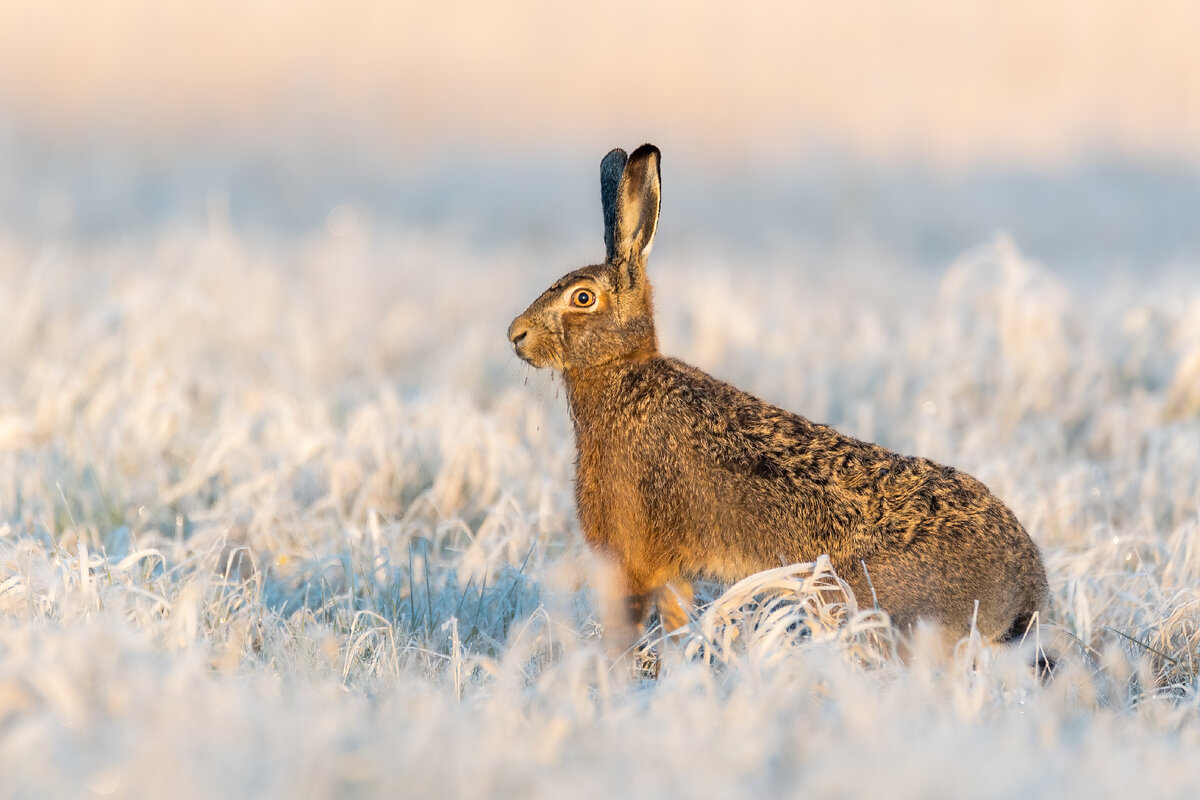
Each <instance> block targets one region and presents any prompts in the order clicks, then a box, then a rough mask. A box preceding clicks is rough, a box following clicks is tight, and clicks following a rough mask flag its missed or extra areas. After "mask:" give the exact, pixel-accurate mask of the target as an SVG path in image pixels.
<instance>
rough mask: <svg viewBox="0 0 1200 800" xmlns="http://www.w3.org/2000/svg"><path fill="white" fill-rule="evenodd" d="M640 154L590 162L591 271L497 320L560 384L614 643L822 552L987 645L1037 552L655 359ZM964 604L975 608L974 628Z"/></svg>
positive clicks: (939, 489)
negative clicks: (609, 596) (596, 225)
mask: <svg viewBox="0 0 1200 800" xmlns="http://www.w3.org/2000/svg"><path fill="white" fill-rule="evenodd" d="M659 159H660V156H659V151H658V149H657V148H655V147H653V146H651V145H642V146H641V147H639V148H638V149H637V150H635V151H634V152H633V155H631V156H629V157H628V159H627V158H626V156H625V152H624V151H622V150H613V151H612V152H610V153H609V154H608V155H607V156H605V157H604V160H603V161H602V162H601V164H600V189H601V202H602V204H603V210H604V242H605V245H606V249H607V257H606V258H605V261H604V263H602V264H597V265H595V266H590V267H584V268H583V269H578V270H576V271H574V272H571V273H569V274H567V275H565V276H563V277H562V278H560V279H559V280H558V281H556V282H555V283H554V284H553V285H552V286H551V287H550V288H549V289H547V290H546V291H545V292H544V293H543V294H542V296H541V297H539V298H538V299H537V300H535V301H534V302H533V304H532V305H531V306H529V308H528V309H526V310H525V312H524V313H523V314H521V315H520V316H519V317H517V318H516V319H515V320H513V323H512V325H511V326H510V327H509V329H508V338H509V340H510V341H511V342H512V344H513V348H514V349H515V350H516V353H517V355H518V356H520V357H521V358H522V359H524V360H525V361H527V362H528V363H530V364H532V365H533V366H535V367H551V368H554V369H557V370H561V371H562V375H563V382H564V384H565V386H566V389H567V400H568V402H569V404H570V409H571V418H572V420H573V421H574V424H575V443H576V447H577V450H578V458H577V461H576V484H575V494H576V500H577V503H578V508H579V519H580V523H581V524H582V527H583V532H584V535H585V536H586V537H587V540H588V542H589V543H590V544H591V545H592V547H594V548H596V549H597V550H598V551H600V552H601V553H603V554H604V555H606V556H607V557H608V558H609V559H611V561H612V563H613V564H614V566H615V567H616V572H617V575H618V576H619V582H620V584H621V585H620V587H619V589H618V593H619V597H620V600H621V602H620V606H621V607H622V608H623V610H624V611H623V613H622V614H620V615H618V616H617V618H610V619H608V620H606V627H607V628H608V633H609V634H610V635H614V636H616V637H619V638H620V639H621V640H622V641H624V642H628V641H629V640H630V639H631V638H632V637H633V636H634V635H635V633H636V630H637V628H638V626H639V625H640V624H641V623H642V621H643V620H644V618H645V616H646V613H647V611H648V609H649V605H650V603H651V602H657V603H658V605H659V611H660V615H661V616H662V619H663V623H664V627H665V628H666V629H668V630H671V629H674V628H675V627H678V626H680V625H682V624H684V623H685V622H686V621H687V612H686V610H685V608H684V606H686V605H690V603H691V585H690V581H691V579H693V578H696V577H700V576H713V577H716V578H719V579H722V580H729V581H732V580H736V579H740V578H743V577H745V576H747V575H749V574H751V573H753V572H756V571H758V570H762V569H767V568H770V567H777V566H779V565H780V564H781V563H794V562H801V561H815V560H816V559H817V557H818V556H819V555H821V554H823V553H828V554H829V557H830V560H831V561H832V563H833V566H834V568H835V569H836V570H837V572H838V574H839V575H840V576H841V577H842V578H843V579H844V580H845V581H846V582H847V583H848V584H849V585H850V587H851V588H852V589H853V590H854V593H855V595H856V596H857V598H858V600H859V602H860V603H861V602H863V601H864V600H866V601H867V602H870V599H871V598H873V597H874V598H877V601H878V603H879V606H880V607H881V608H882V609H884V610H885V611H887V612H888V613H889V614H890V615H891V618H892V620H893V622H894V623H895V624H896V625H898V626H900V627H901V628H907V627H909V626H911V625H912V624H914V623H915V622H916V621H917V620H918V619H924V620H928V621H930V622H933V623H936V624H938V625H941V626H942V627H943V628H944V629H945V630H946V631H947V633H950V634H961V633H965V632H966V631H967V630H968V629H969V626H970V624H971V620H972V619H973V618H974V619H975V620H976V623H977V625H978V629H979V631H980V633H982V634H983V635H984V636H986V637H988V638H990V639H993V640H997V641H1003V640H1007V639H1011V638H1014V637H1020V636H1021V635H1023V634H1024V632H1025V629H1026V628H1027V627H1028V626H1029V624H1030V621H1031V620H1032V619H1033V618H1034V615H1035V614H1037V613H1038V612H1039V611H1041V610H1042V609H1043V608H1044V605H1045V603H1046V599H1047V584H1046V572H1045V569H1044V567H1043V566H1042V558H1041V555H1040V554H1039V552H1038V548H1037V545H1035V544H1034V543H1033V541H1032V540H1031V539H1030V538H1029V534H1027V533H1026V532H1025V529H1024V528H1023V527H1022V526H1021V523H1020V522H1018V521H1017V518H1016V517H1015V516H1014V515H1013V513H1012V512H1011V511H1010V510H1009V509H1008V507H1007V506H1005V505H1004V504H1003V503H1002V502H1000V500H998V499H997V498H996V497H995V496H994V495H993V494H992V493H991V492H990V491H988V489H987V487H986V486H984V485H983V484H982V483H980V482H979V481H977V480H976V479H974V478H972V477H971V476H970V475H967V474H966V473H963V472H959V471H957V470H955V469H953V468H952V467H945V466H942V465H941V464H936V463H934V462H932V461H929V460H927V459H924V458H916V457H911V456H901V455H897V454H896V453H893V452H890V451H888V450H885V449H884V448H882V447H880V446H878V445H875V444H869V443H867V442H861V441H859V440H857V439H853V438H851V437H849V436H844V435H842V434H840V433H838V432H837V431H835V430H833V429H832V428H829V427H827V426H825V425H819V424H816V423H813V422H810V421H808V420H807V419H805V418H803V417H800V416H797V415H796V414H792V413H790V412H788V411H784V410H783V409H781V408H777V407H775V406H773V405H770V404H769V403H765V402H763V401H762V400H759V399H758V398H756V397H753V396H751V395H749V394H746V393H745V392H743V391H740V390H739V389H736V388H734V387H733V386H730V385H729V384H727V383H723V382H721V381H719V380H717V379H715V378H713V377H711V376H709V375H707V374H705V373H704V372H701V371H700V370H698V369H696V368H695V367H691V366H688V365H687V364H684V363H683V362H681V361H677V360H675V359H673V358H666V357H664V356H663V355H662V354H660V353H659V351H658V338H657V336H656V334H655V330H654V307H653V303H652V302H651V293H650V282H649V281H648V280H647V278H646V256H647V255H648V254H649V252H650V246H651V244H652V243H653V241H654V232H655V228H656V226H657V224H658V209H659V197H660V183H659ZM976 602H978V613H977V616H976Z"/></svg>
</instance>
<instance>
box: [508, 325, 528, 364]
mask: <svg viewBox="0 0 1200 800" xmlns="http://www.w3.org/2000/svg"><path fill="white" fill-rule="evenodd" d="M528 334H529V325H528V324H526V322H525V320H523V319H521V318H520V317H518V318H517V319H514V320H513V322H512V325H509V326H508V340H509V341H510V342H512V346H513V350H514V351H515V352H516V354H517V357H518V358H520V359H523V360H524V359H525V353H524V351H523V350H522V349H521V347H522V345H523V344H524V343H525V338H526V336H528Z"/></svg>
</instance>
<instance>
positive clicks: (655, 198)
mask: <svg viewBox="0 0 1200 800" xmlns="http://www.w3.org/2000/svg"><path fill="white" fill-rule="evenodd" d="M659 159H660V154H659V152H658V148H657V147H655V146H654V145H652V144H644V145H642V146H641V147H639V148H638V149H637V150H634V151H633V155H631V156H630V157H629V162H628V163H627V164H626V165H625V171H624V173H623V174H622V175H621V185H620V186H619V187H618V189H617V213H616V226H615V229H614V232H613V247H614V250H615V252H614V253H613V254H612V255H613V256H615V257H614V258H610V260H612V261H614V262H618V261H623V262H625V263H627V264H628V265H629V266H630V267H631V269H630V279H631V281H632V282H636V280H637V279H636V275H635V274H634V273H635V272H636V271H637V270H640V269H641V268H642V267H643V266H644V264H645V258H646V256H647V255H649V253H650V248H651V246H652V245H653V244H654V231H655V230H656V229H657V228H658V206H659V199H660V197H661V195H662V190H661V186H660V181H659ZM635 268H636V269H635Z"/></svg>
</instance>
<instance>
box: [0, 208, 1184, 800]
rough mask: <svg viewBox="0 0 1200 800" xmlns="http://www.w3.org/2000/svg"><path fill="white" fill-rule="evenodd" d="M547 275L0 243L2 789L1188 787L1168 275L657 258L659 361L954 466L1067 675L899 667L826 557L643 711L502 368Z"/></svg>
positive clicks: (510, 268) (926, 657)
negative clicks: (601, 622) (615, 661)
mask: <svg viewBox="0 0 1200 800" xmlns="http://www.w3.org/2000/svg"><path fill="white" fill-rule="evenodd" d="M573 266H575V264H573V263H569V262H568V261H566V260H565V259H564V258H562V257H561V254H558V253H546V252H540V251H536V250H530V251H521V250H511V251H506V252H500V253H496V252H486V253H479V252H472V251H470V250H468V249H465V248H462V247H459V246H457V245H455V244H454V242H453V241H452V240H451V239H450V237H446V238H444V239H441V238H435V239H428V240H422V239H420V238H418V237H402V238H395V239H387V238H381V237H379V236H375V237H373V238H372V237H371V236H370V235H369V234H368V233H367V232H363V231H360V232H358V233H355V234H353V235H351V236H349V237H346V238H344V239H332V238H331V239H324V238H313V239H311V240H307V241H300V242H296V241H289V242H264V241H247V240H243V239H239V238H237V237H234V236H232V235H230V234H229V233H228V232H223V231H221V230H219V229H217V230H214V231H210V232H206V233H195V234H192V233H178V234H169V233H164V234H161V235H154V236H149V235H143V236H141V237H140V238H134V239H132V240H129V241H127V242H125V243H117V244H96V245H89V246H84V245H80V246H73V247H68V246H62V247H50V246H45V247H33V246H30V245H28V244H26V243H25V242H24V241H23V240H21V239H18V238H14V237H7V238H3V239H0V285H3V286H4V287H5V289H4V291H3V292H0V320H3V323H2V327H3V335H2V336H0V795H3V796H7V797H44V796H63V797H79V796H88V795H89V794H93V793H94V794H111V795H116V796H126V797H163V796H175V797H214V796H243V797H250V796H253V797H327V796H388V797H392V796H412V797H432V796H451V797H452V796H476V797H529V796H546V797H562V796H603V797H617V796H626V795H633V796H661V795H668V796H681V797H687V796H701V797H717V796H732V795H745V796H751V795H753V796H762V795H768V794H769V795H781V794H785V795H788V796H806V797H826V796H870V795H874V796H910V797H959V796H965V795H971V796H987V797H1013V796H1019V795H1047V796H1049V795H1063V794H1066V795H1070V796H1128V795H1133V794H1135V793H1136V794H1137V795H1139V796H1156V797H1157V796H1180V797H1182V796H1189V795H1191V794H1192V793H1193V792H1194V791H1195V787H1196V785H1197V782H1198V781H1200V759H1197V758H1196V753H1197V752H1200V693H1198V691H1197V690H1198V688H1200V686H1198V683H1197V669H1198V666H1197V659H1198V658H1200V653H1198V652H1197V647H1198V644H1200V593H1198V589H1200V522H1198V516H1197V506H1198V503H1200V388H1198V387H1200V287H1198V286H1197V285H1196V283H1195V282H1194V280H1193V281H1192V282H1190V283H1189V282H1187V281H1186V280H1179V281H1176V282H1174V283H1172V282H1170V281H1169V280H1168V281H1163V282H1160V283H1159V284H1157V285H1153V286H1139V287H1137V288H1135V289H1132V290H1131V289H1130V288H1129V286H1130V283H1129V282H1128V281H1126V280H1124V279H1122V277H1121V276H1119V275H1115V274H1112V275H1101V276H1097V277H1096V279H1095V281H1094V282H1092V283H1091V284H1090V285H1089V286H1087V287H1086V288H1083V289H1081V288H1074V289H1073V288H1071V287H1069V286H1067V285H1064V284H1062V283H1060V282H1058V281H1057V280H1056V279H1055V278H1054V277H1053V276H1052V273H1050V272H1049V271H1048V270H1047V269H1045V268H1043V267H1041V266H1039V265H1037V264H1036V263H1032V262H1031V261H1030V260H1028V259H1027V258H1025V257H1023V256H1022V255H1021V254H1020V253H1019V252H1018V251H1017V249H1016V246H1015V245H1013V244H1012V243H1011V242H1009V241H1007V240H1005V239H1003V238H1000V239H998V240H997V241H996V242H993V243H988V244H985V245H983V246H981V247H980V249H979V250H977V251H975V252H972V253H969V254H967V255H965V256H964V257H963V258H962V259H961V260H960V261H959V262H958V263H956V264H954V265H950V266H949V267H948V268H947V269H946V270H945V271H944V273H940V274H936V275H930V274H929V273H928V272H924V271H921V270H918V269H915V268H913V267H905V266H896V265H888V266H887V267H886V268H880V267H876V268H873V269H868V268H863V267H862V266H861V265H860V264H858V262H857V261H856V260H855V259H853V258H851V257H849V256H847V257H846V258H845V259H844V260H843V261H841V262H838V263H833V264H830V263H828V262H822V263H817V262H816V261H812V260H810V259H809V258H808V257H806V256H805V255H803V254H801V253H791V254H783V255H781V256H778V257H776V258H775V259H774V260H773V261H768V262H767V263H763V264H756V265H747V264H740V265H738V264H737V263H736V257H735V256H734V255H732V254H723V253H721V252H720V251H719V250H715V251H714V250H700V249H697V250H696V251H695V252H680V250H679V248H678V246H676V247H675V250H674V251H672V250H671V246H670V244H669V243H665V242H664V243H661V244H660V247H659V248H657V249H656V254H655V262H654V264H653V265H652V271H653V278H654V280H655V281H656V288H657V302H658V307H659V313H660V320H661V322H660V328H661V332H662V339H663V342H664V346H665V349H667V350H668V351H670V352H672V353H675V354H678V355H680V356H683V357H685V358H687V359H689V360H691V361H693V362H695V363H698V364H699V365H700V366H702V367H704V368H706V369H708V370H709V371H711V372H713V373H715V374H717V375H718V376H721V377H724V378H728V379H731V380H734V381H736V382H738V383H739V384H741V385H742V386H744V387H745V388H747V389H750V390H752V391H755V392H757V393H759V394H761V395H763V396H765V397H767V398H768V399H770V400H772V401H775V402H779V403H781V404H783V405H785V406H787V407H789V408H791V409H793V410H797V411H800V412H801V413H805V414H807V415H809V416H811V417H813V418H815V419H818V420H822V421H828V422H831V423H834V424H836V425H838V426H839V427H841V428H842V429H844V430H846V431H848V432H851V433H854V434H857V435H861V436H864V437H869V438H873V439H875V440H879V441H882V442H884V443H885V444H888V445H890V446H892V447H894V448H896V449H900V450H903V451H906V452H920V453H922V454H925V455H929V456H931V457H934V458H937V459H940V460H943V461H947V462H950V463H953V464H955V465H957V466H960V467H962V468H964V469H967V470H969V471H971V472H973V473H974V474H976V475H977V476H979V477H980V478H981V479H983V480H984V481H985V482H987V483H988V484H989V485H990V486H991V487H992V488H993V489H994V490H995V491H996V492H997V493H998V494H999V495H1000V496H1001V497H1003V498H1005V499H1006V500H1007V501H1008V502H1009V503H1010V505H1012V506H1013V508H1014V509H1015V510H1016V512H1017V513H1018V515H1019V516H1020V517H1021V518H1022V519H1023V520H1024V521H1025V522H1026V525H1027V526H1028V527H1029V529H1030V530H1031V531H1032V532H1033V534H1034V536H1035V538H1036V539H1037V541H1038V543H1039V544H1040V545H1041V547H1042V549H1043V552H1044V554H1045V557H1046V561H1047V566H1048V568H1049V571H1050V581H1051V585H1052V588H1053V592H1054V597H1053V608H1052V619H1051V620H1050V621H1049V624H1047V625H1045V626H1043V628H1042V629H1041V634H1042V635H1046V636H1049V635H1051V634H1052V633H1053V631H1054V630H1056V629H1058V628H1059V627H1061V629H1065V631H1066V632H1067V633H1069V634H1070V635H1071V636H1072V637H1075V639H1076V640H1077V644H1075V645H1070V646H1068V647H1067V648H1066V649H1067V652H1066V653H1065V655H1064V657H1063V659H1062V662H1061V665H1060V668H1059V671H1058V673H1057V675H1056V677H1055V679H1054V680H1053V681H1052V682H1050V683H1049V684H1048V685H1045V686H1043V685H1041V684H1040V683H1039V682H1038V681H1037V680H1036V679H1035V677H1034V676H1033V674H1032V672H1031V670H1029V669H1028V667H1027V659H1028V648H1026V649H1024V650H1021V651H1013V652H999V651H989V650H987V649H986V648H984V647H983V646H982V645H981V644H980V643H979V642H978V641H977V640H967V641H965V642H963V643H962V644H961V645H960V646H959V648H958V650H957V651H956V652H955V653H953V654H950V655H949V656H943V655H941V654H939V653H938V652H937V649H936V648H935V647H933V646H932V645H931V644H929V643H923V642H921V641H917V642H916V643H915V644H914V645H913V646H914V652H915V654H916V655H915V657H914V660H913V663H912V664H909V665H904V664H901V663H900V662H899V661H898V660H897V659H895V658H894V657H893V655H892V652H893V647H894V645H895V642H894V637H893V636H892V634H890V633H889V632H888V631H886V630H884V629H882V628H880V627H879V625H878V618H877V616H876V615H875V613H874V612H873V611H871V610H870V609H869V606H870V603H869V598H867V599H864V598H858V602H859V605H860V606H862V607H863V608H864V609H866V610H863V611H856V610H855V609H854V608H853V607H851V606H848V605H845V604H844V601H845V598H842V597H839V596H838V595H837V593H836V592H825V593H818V594H812V593H811V590H812V589H813V588H814V587H820V586H824V587H836V584H833V583H830V581H831V580H832V578H831V577H830V576H829V575H828V574H827V573H823V572H821V565H817V568H816V572H813V570H812V568H810V567H800V568H794V569H785V570H782V571H779V572H777V573H768V574H765V575H763V576H758V577H756V578H755V579H753V581H752V582H751V583H749V584H741V585H739V586H737V587H734V588H733V589H732V590H730V592H729V593H728V594H726V595H725V596H724V597H722V598H721V599H719V600H717V601H716V602H715V603H714V604H713V605H712V606H711V607H709V609H708V610H707V611H706V612H705V613H704V614H703V615H702V616H701V617H700V618H699V620H698V621H697V622H696V623H695V625H694V626H693V630H692V631H691V632H690V633H689V634H688V635H687V636H684V637H683V638H682V639H681V640H680V641H678V642H663V641H658V636H657V633H655V632H651V633H650V639H651V640H652V641H656V642H657V645H656V647H657V654H658V657H659V663H658V668H659V675H658V679H657V680H652V679H650V678H649V677H646V676H645V675H632V674H627V672H626V671H624V670H622V669H620V668H614V667H613V666H612V665H611V664H610V663H609V662H608V661H607V660H606V659H605V658H604V657H603V656H602V654H601V648H600V647H599V644H598V633H599V632H598V624H597V621H596V610H595V609H596V598H595V596H594V594H593V593H592V592H591V591H590V590H589V589H588V585H589V583H588V582H589V580H590V576H591V572H592V570H593V569H594V565H592V564H591V562H590V558H589V556H588V554H587V553H586V549H585V548H584V547H583V545H582V543H581V542H580V539H579V535H578V531H577V526H576V523H575V520H574V516H573V513H574V511H573V502H572V495H571V485H570V473H571V461H572V458H573V449H572V445H571V442H570V431H569V424H568V421H567V418H566V415H565V411H564V408H563V404H564V401H563V398H562V397H561V396H559V394H560V393H559V391H558V384H557V383H555V382H554V381H552V380H550V379H549V378H548V377H547V376H545V375H541V374H535V373H533V372H532V371H531V370H528V369H527V368H524V367H522V366H521V365H519V364H518V362H516V360H515V359H514V358H513V357H512V355H511V353H510V352H509V350H508V348H507V346H506V343H505V341H504V337H503V331H504V329H505V326H506V325H507V322H508V320H509V319H510V318H511V317H512V316H513V315H514V314H515V313H516V312H518V311H520V310H521V308H523V307H524V305H525V304H526V303H527V302H528V300H529V299H531V298H532V297H533V296H534V294H535V293H536V292H537V291H539V290H540V289H541V288H542V286H543V285H545V284H546V283H548V282H549V281H550V280H552V279H553V278H555V277H557V276H558V274H559V273H561V272H564V271H566V269H568V268H570V267H573ZM1193 274H1194V273H1193ZM864 276H866V277H868V278H869V286H866V287H864V285H863V284H862V279H863V277H864ZM722 588H723V587H712V589H711V592H710V593H709V595H708V597H709V599H712V597H713V596H714V595H717V594H720V592H721V591H722ZM756 598H757V600H756Z"/></svg>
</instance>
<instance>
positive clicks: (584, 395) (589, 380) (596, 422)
mask: <svg viewBox="0 0 1200 800" xmlns="http://www.w3.org/2000/svg"><path fill="white" fill-rule="evenodd" d="M656 357H658V348H657V347H655V346H654V345H653V342H651V343H650V347H648V348H647V349H646V351H645V352H644V353H640V352H639V353H638V355H637V357H636V358H629V357H626V358H622V359H620V360H617V361H610V362H608V363H606V364H596V365H593V366H588V367H577V368H574V369H566V370H563V373H562V376H563V385H564V386H565V387H566V390H567V405H568V406H570V410H571V419H572V420H573V421H574V423H575V433H576V434H577V435H583V434H584V433H585V429H592V428H595V427H597V426H599V428H604V427H605V426H606V425H607V424H609V423H611V422H612V421H613V420H612V419H610V417H612V416H613V414H614V413H615V406H616V405H619V404H620V395H621V383H622V378H623V377H624V376H625V375H626V374H627V373H628V372H629V370H631V369H636V368H637V367H636V366H635V365H636V364H638V363H641V362H644V361H647V360H649V359H651V358H656Z"/></svg>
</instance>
